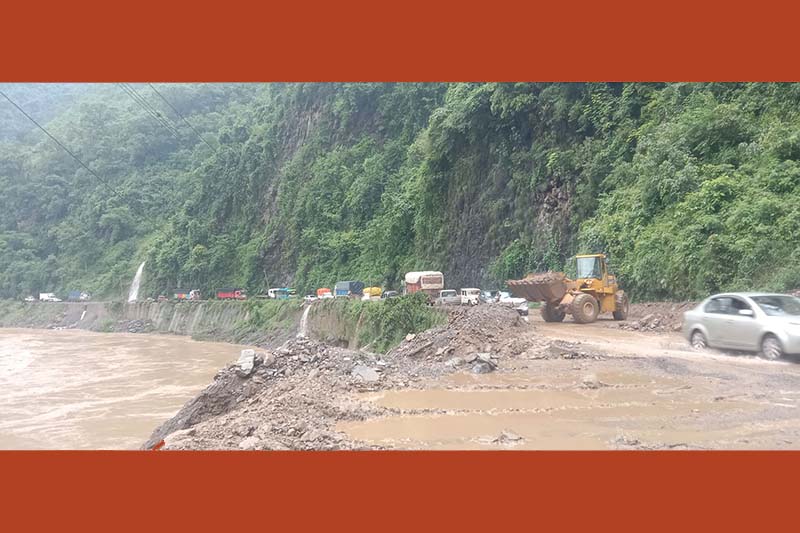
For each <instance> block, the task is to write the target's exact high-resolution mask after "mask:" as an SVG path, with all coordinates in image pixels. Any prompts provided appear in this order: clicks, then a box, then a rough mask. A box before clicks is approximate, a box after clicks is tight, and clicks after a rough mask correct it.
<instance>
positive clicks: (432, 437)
mask: <svg viewBox="0 0 800 533" xmlns="http://www.w3.org/2000/svg"><path fill="white" fill-rule="evenodd" d="M528 326H529V327H530V328H531V329H533V330H534V331H535V334H534V335H533V336H532V339H536V342H537V343H541V342H542V341H544V346H543V347H542V346H539V347H538V348H534V349H530V350H526V351H525V352H523V353H522V354H520V355H519V356H517V357H514V358H508V359H504V360H502V361H501V364H500V365H499V366H498V369H497V370H496V371H495V372H493V373H490V374H479V375H476V374H474V373H472V372H469V371H460V372H456V373H453V374H451V375H448V376H445V377H442V378H439V379H436V380H429V381H426V382H425V383H424V384H421V385H420V386H419V387H416V388H413V389H404V390H389V391H381V392H377V393H372V394H362V395H359V399H360V400H361V401H363V402H367V403H369V404H371V405H375V406H378V407H381V408H383V409H385V413H384V414H383V415H382V416H378V417H371V418H368V419H366V420H363V421H348V422H341V423H339V424H337V429H339V430H340V431H343V432H344V433H346V434H347V435H348V436H349V437H350V438H352V439H355V440H358V441H363V442H367V443H370V444H373V445H380V446H385V447H391V448H406V449H631V448H633V449H786V448H788V449H796V448H800V417H798V406H799V405H800V364H797V362H791V361H790V362H771V361H764V360H762V359H759V358H757V357H755V356H753V355H747V354H728V353H721V352H715V351H708V352H702V353H698V352H695V351H692V350H690V349H689V348H688V346H687V344H686V342H685V341H684V340H683V338H682V337H681V336H680V334H679V333H678V332H675V331H658V332H642V331H635V330H634V331H631V330H628V329H625V328H623V327H620V324H619V323H616V322H614V321H611V320H601V321H598V322H596V323H594V324H588V325H587V324H575V323H573V322H570V321H569V319H568V320H567V321H565V322H563V323H545V322H543V321H542V320H541V319H540V318H539V316H538V314H537V313H534V312H532V313H531V315H530V323H529V324H528ZM670 329H672V328H670Z"/></svg>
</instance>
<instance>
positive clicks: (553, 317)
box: [507, 254, 629, 324]
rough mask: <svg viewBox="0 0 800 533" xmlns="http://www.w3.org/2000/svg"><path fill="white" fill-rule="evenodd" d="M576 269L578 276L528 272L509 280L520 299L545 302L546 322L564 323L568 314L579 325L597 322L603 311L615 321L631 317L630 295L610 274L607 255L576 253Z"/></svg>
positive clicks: (512, 292) (561, 273)
mask: <svg viewBox="0 0 800 533" xmlns="http://www.w3.org/2000/svg"><path fill="white" fill-rule="evenodd" d="M575 271H576V276H575V279H569V278H567V277H566V275H565V274H564V273H563V272H542V273H534V274H528V275H527V276H526V277H525V278H524V279H517V280H508V282H507V284H508V289H509V290H510V291H511V294H513V295H514V296H517V297H518V298H525V299H526V300H527V301H529V302H542V304H543V305H542V306H541V307H540V312H541V314H542V318H543V319H544V320H545V322H561V321H563V320H564V317H565V316H566V315H567V314H571V315H572V319H573V320H574V321H575V322H577V323H579V324H588V323H591V322H594V321H595V320H597V315H599V314H600V313H611V314H612V315H613V317H614V320H625V319H626V318H628V308H629V302H628V295H627V294H625V291H623V290H621V289H620V288H619V285H618V284H617V278H616V276H614V275H613V274H611V273H609V271H608V264H607V263H606V255H605V254H586V255H577V256H575Z"/></svg>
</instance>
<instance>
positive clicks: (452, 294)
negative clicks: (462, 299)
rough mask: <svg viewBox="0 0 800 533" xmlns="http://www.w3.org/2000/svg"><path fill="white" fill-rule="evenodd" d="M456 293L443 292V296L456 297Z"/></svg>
mask: <svg viewBox="0 0 800 533" xmlns="http://www.w3.org/2000/svg"><path fill="white" fill-rule="evenodd" d="M455 295H456V291H442V296H455Z"/></svg>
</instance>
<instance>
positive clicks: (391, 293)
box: [381, 291, 400, 300]
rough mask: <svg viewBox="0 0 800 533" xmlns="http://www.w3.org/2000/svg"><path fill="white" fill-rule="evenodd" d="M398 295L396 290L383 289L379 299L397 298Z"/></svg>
mask: <svg viewBox="0 0 800 533" xmlns="http://www.w3.org/2000/svg"><path fill="white" fill-rule="evenodd" d="M398 296H400V293H399V292H397V291H383V294H381V300H386V299H387V298H397V297H398Z"/></svg>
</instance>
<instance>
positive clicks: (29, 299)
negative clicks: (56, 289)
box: [25, 296, 36, 302]
mask: <svg viewBox="0 0 800 533" xmlns="http://www.w3.org/2000/svg"><path fill="white" fill-rule="evenodd" d="M25 301H26V302H35V301H36V298H34V297H33V296H26V297H25Z"/></svg>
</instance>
